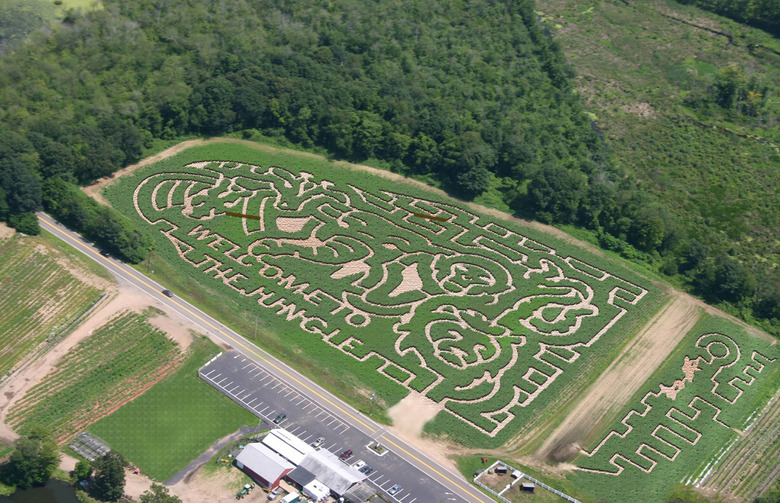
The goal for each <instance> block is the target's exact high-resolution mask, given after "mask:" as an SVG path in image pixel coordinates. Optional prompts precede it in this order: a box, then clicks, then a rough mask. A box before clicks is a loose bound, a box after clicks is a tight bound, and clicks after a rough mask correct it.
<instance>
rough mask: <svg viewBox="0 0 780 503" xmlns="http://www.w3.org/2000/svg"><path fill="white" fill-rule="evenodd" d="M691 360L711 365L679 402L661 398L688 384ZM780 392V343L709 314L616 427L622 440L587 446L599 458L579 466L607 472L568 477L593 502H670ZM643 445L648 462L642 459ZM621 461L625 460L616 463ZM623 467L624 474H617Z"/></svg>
mask: <svg viewBox="0 0 780 503" xmlns="http://www.w3.org/2000/svg"><path fill="white" fill-rule="evenodd" d="M724 336H727V337H724ZM754 352H757V353H758V354H755V353H754ZM685 357H688V358H689V360H696V359H697V358H699V357H703V358H704V360H700V362H699V364H698V366H699V369H700V370H696V371H694V375H693V381H692V382H685V383H684V385H685V386H684V388H683V389H681V390H680V391H679V392H678V394H677V395H676V397H675V398H674V399H672V398H671V397H670V396H669V395H667V394H659V391H660V387H659V385H660V384H664V385H665V386H673V385H674V383H675V381H678V382H679V381H680V380H682V379H683V378H684V374H683V370H682V367H683V363H684V361H685ZM772 360H774V361H772ZM707 362H711V363H707ZM762 366H763V368H762ZM759 370H760V371H759ZM751 381H752V384H749V385H748V384H747V383H748V382H751ZM778 387H780V347H778V345H777V344H776V341H775V342H772V341H770V340H768V339H764V338H759V337H758V336H756V335H753V334H752V333H750V332H748V331H746V330H745V329H744V328H743V327H741V326H739V325H736V324H734V323H732V322H729V321H727V320H725V319H723V318H719V317H715V316H711V315H707V316H705V317H704V318H703V319H702V320H701V321H700V322H699V323H697V325H696V326H695V327H694V328H693V329H692V330H691V332H690V333H689V334H688V335H687V336H686V337H685V339H684V341H683V342H682V343H681V344H680V345H679V346H678V347H677V349H675V351H674V352H673V353H672V355H671V356H670V357H669V358H668V360H667V361H666V363H665V364H664V365H663V366H662V367H659V368H658V370H657V371H656V372H655V373H654V374H653V376H652V377H651V378H650V379H649V380H648V381H647V383H646V384H645V385H644V386H643V387H642V389H641V390H640V391H638V392H637V393H636V395H635V396H634V398H633V399H632V400H631V403H630V406H628V407H626V409H625V411H624V412H623V413H622V414H620V416H619V419H618V420H617V421H616V422H615V423H614V424H613V425H612V426H611V429H612V430H614V431H615V432H618V433H619V434H620V435H623V437H622V438H621V437H620V436H616V435H612V436H609V434H608V433H603V434H600V435H598V436H595V437H592V438H591V439H590V440H589V442H588V445H584V446H582V447H583V449H584V450H585V451H587V452H588V453H590V454H591V455H592V456H589V455H586V454H582V455H580V456H578V457H577V458H575V460H574V462H575V463H576V464H577V465H578V466H579V467H580V468H585V469H589V470H600V471H602V473H595V472H586V471H575V472H574V473H573V474H571V475H569V477H568V478H569V480H570V481H572V482H574V484H575V486H576V487H578V488H581V489H582V490H583V491H586V492H588V493H590V495H591V496H593V498H594V500H605V501H611V502H617V503H619V502H632V501H645V502H656V501H657V502H663V501H666V499H665V498H666V496H667V494H668V493H669V491H670V490H671V489H672V488H673V487H674V486H675V485H676V484H678V483H680V482H684V483H693V482H694V481H696V479H697V478H698V477H700V476H701V475H702V474H704V473H705V472H706V471H707V469H708V468H709V467H710V466H711V464H710V463H711V462H712V461H713V458H714V457H716V454H717V453H718V451H719V449H720V448H721V447H723V446H724V445H726V444H727V443H728V442H730V441H731V440H733V439H734V438H736V436H737V435H738V431H743V430H744V429H745V428H747V426H748V425H749V422H748V420H749V418H750V417H751V415H753V414H754V413H756V412H758V411H760V410H761V409H762V408H763V407H764V406H765V405H766V403H767V402H768V401H769V400H770V398H771V397H772V396H773V395H774V393H775V392H776V390H777V389H778ZM740 392H741V393H740ZM654 395H657V396H654ZM646 406H649V409H647V408H646ZM632 411H633V412H634V413H633V414H631V412H632ZM697 411H698V412H697ZM753 417H755V416H753ZM623 421H624V422H625V423H623ZM626 425H628V426H630V427H631V431H629V429H628V427H627V426H626ZM653 432H655V436H653ZM659 437H660V439H659ZM697 437H698V438H697ZM605 439H606V441H605ZM642 444H644V445H645V446H644V447H641V452H642V453H643V454H645V455H646V457H645V458H643V457H642V456H640V455H638V454H637V450H638V449H640V446H642ZM659 453H661V454H659ZM615 454H619V455H621V456H622V457H624V458H626V459H621V458H613V456H614V455H615ZM646 458H650V459H646ZM667 458H674V459H673V460H670V459H667ZM613 459H614V463H613V462H611V460H613ZM653 461H655V462H656V463H657V464H656V465H655V466H652V463H653ZM632 463H633V464H632ZM636 465H638V466H636ZM620 466H622V467H623V471H622V472H621V473H619V474H617V473H618V472H619V470H620V468H619V467H620ZM640 467H641V468H643V469H645V470H650V471H649V473H646V472H645V471H643V470H642V469H640Z"/></svg>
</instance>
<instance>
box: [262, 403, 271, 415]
mask: <svg viewBox="0 0 780 503" xmlns="http://www.w3.org/2000/svg"><path fill="white" fill-rule="evenodd" d="M268 407H270V405H266V406H265V409H267V408H268ZM265 409H263V410H261V411H260V414H262V413H263V412H265Z"/></svg>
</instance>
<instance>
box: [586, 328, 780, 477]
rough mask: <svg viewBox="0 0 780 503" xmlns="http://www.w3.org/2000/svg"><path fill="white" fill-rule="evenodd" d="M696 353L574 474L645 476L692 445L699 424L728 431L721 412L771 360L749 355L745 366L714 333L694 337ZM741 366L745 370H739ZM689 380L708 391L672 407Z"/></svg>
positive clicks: (733, 345)
mask: <svg viewBox="0 0 780 503" xmlns="http://www.w3.org/2000/svg"><path fill="white" fill-rule="evenodd" d="M695 352H696V353H697V354H698V356H696V357H695V358H691V357H689V356H686V357H685V359H684V362H683V365H682V373H683V375H684V377H683V378H682V379H677V380H675V381H674V383H673V384H672V385H671V386H667V385H664V384H660V386H659V391H658V392H653V391H649V392H647V394H645V396H644V397H643V398H642V400H641V404H642V406H643V408H640V409H639V410H631V411H629V413H628V414H626V416H625V417H624V418H623V419H622V420H621V425H622V426H620V428H619V429H618V430H612V431H611V432H609V434H607V436H606V437H604V439H603V440H602V441H601V442H600V443H599V444H598V445H597V446H596V447H595V448H594V449H593V450H592V451H590V452H585V453H584V454H585V455H586V456H587V458H589V459H585V460H583V461H582V462H581V463H580V465H581V466H580V467H579V468H578V469H580V470H583V471H589V472H597V473H604V474H609V475H620V474H621V473H622V472H623V470H624V469H625V468H626V467H627V466H628V465H630V466H633V467H635V468H638V469H640V470H642V471H643V472H645V473H650V472H652V471H653V469H654V468H655V467H656V465H657V464H658V462H659V460H661V459H664V460H667V461H674V460H675V459H676V458H677V455H678V454H680V452H681V450H682V449H683V448H685V446H686V445H696V444H697V443H698V442H699V440H701V438H702V433H701V432H700V431H699V430H698V429H696V428H695V426H697V425H699V427H701V426H703V422H704V421H707V420H709V421H714V422H715V423H717V424H719V425H720V426H723V427H724V428H729V429H733V428H732V427H731V426H729V425H728V424H726V423H724V422H722V421H721V420H720V419H719V417H718V416H719V415H720V413H721V411H722V409H723V408H724V407H727V406H733V405H734V404H736V403H737V400H739V398H740V397H741V396H742V394H743V393H744V392H745V389H746V388H747V387H748V386H750V385H751V384H753V382H754V381H755V379H756V378H757V377H758V375H759V374H761V372H763V370H764V369H765V367H766V365H767V364H770V363H772V362H774V361H775V359H774V358H770V357H768V356H765V355H763V354H761V353H760V352H758V351H753V352H752V354H751V356H750V358H749V359H748V360H747V362H746V363H745V362H744V360H741V358H742V354H741V352H740V349H739V346H738V345H737V343H736V342H735V341H734V340H733V339H732V338H730V337H728V336H726V335H723V334H719V333H710V334H705V335H702V336H701V337H699V339H698V340H697V341H696V345H695ZM746 359H747V358H746ZM741 363H744V367H742V368H741V370H740V365H741ZM694 379H695V380H696V381H697V384H698V383H699V382H700V381H705V385H706V381H707V380H709V381H710V382H711V383H712V387H711V389H709V392H705V393H703V394H702V393H699V394H695V395H693V396H692V398H691V399H690V400H689V401H688V403H687V405H686V404H682V405H680V408H677V407H676V406H673V405H672V404H671V403H670V400H671V401H674V400H676V399H677V396H678V394H679V393H680V392H682V391H683V390H684V389H685V386H686V383H693V381H694ZM706 386H707V387H708V385H706ZM698 389H703V386H699V387H698Z"/></svg>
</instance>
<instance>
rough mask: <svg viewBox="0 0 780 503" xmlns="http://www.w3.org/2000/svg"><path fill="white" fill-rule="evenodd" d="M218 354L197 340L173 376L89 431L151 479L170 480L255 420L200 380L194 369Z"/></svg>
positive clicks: (206, 342) (217, 350)
mask: <svg viewBox="0 0 780 503" xmlns="http://www.w3.org/2000/svg"><path fill="white" fill-rule="evenodd" d="M218 352H219V348H218V347H217V346H216V345H215V344H213V343H211V342H210V341H208V340H207V339H205V338H202V337H199V338H196V340H195V342H194V343H193V344H192V346H191V347H190V349H189V354H188V356H187V360H186V362H185V363H184V365H182V366H181V367H180V368H179V369H178V370H177V371H176V372H175V373H174V374H172V375H171V376H169V377H167V378H166V379H164V380H162V381H160V382H159V383H158V384H156V385H155V386H154V387H153V388H151V389H150V390H149V391H147V392H146V393H144V394H143V395H142V396H141V397H139V398H138V399H136V400H134V401H132V402H130V403H128V404H126V405H125V406H123V407H122V408H120V409H119V410H118V411H116V412H115V413H114V414H112V415H110V416H108V417H106V418H103V419H101V420H100V421H98V422H97V423H95V424H94V425H92V426H91V427H90V428H89V430H90V431H91V432H93V433H95V434H96V435H98V436H99V437H101V438H103V439H104V440H105V441H106V442H108V443H109V444H110V445H111V447H112V448H114V449H116V450H117V451H119V452H121V453H122V454H123V455H124V456H125V457H127V459H129V460H130V461H131V462H133V463H134V464H135V465H137V466H138V467H139V468H140V469H141V470H142V471H143V472H144V473H146V474H147V475H149V476H150V477H152V478H153V479H155V480H158V481H165V480H167V479H168V478H170V477H172V476H173V475H175V474H176V473H177V472H178V471H179V470H181V469H182V468H183V467H184V466H186V465H187V463H189V462H190V461H191V460H192V459H195V458H196V457H198V456H199V455H200V454H201V453H202V452H203V451H205V450H206V449H208V448H209V447H210V446H211V444H212V443H213V442H214V441H216V440H217V439H219V438H222V437H224V436H225V435H227V434H229V433H232V432H234V431H236V430H237V429H238V428H240V427H241V426H243V425H255V424H257V421H258V420H257V418H256V417H255V416H253V415H252V414H250V413H249V412H247V411H245V410H244V409H242V408H241V407H238V406H237V405H236V404H235V403H234V402H232V401H231V400H230V399H228V398H227V397H225V396H224V395H222V394H221V393H219V392H218V391H216V390H215V389H214V388H212V387H210V386H209V385H207V384H206V383H204V382H203V381H202V380H201V379H200V378H199V377H198V374H197V371H198V368H199V367H200V366H201V365H203V364H204V363H205V362H207V361H208V359H209V358H211V357H212V356H214V355H215V354H216V353H218Z"/></svg>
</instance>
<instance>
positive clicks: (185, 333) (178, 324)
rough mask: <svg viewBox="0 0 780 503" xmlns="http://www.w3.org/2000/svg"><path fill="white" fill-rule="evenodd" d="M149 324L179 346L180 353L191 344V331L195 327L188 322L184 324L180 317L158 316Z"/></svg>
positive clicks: (150, 320)
mask: <svg viewBox="0 0 780 503" xmlns="http://www.w3.org/2000/svg"><path fill="white" fill-rule="evenodd" d="M149 323H151V324H152V325H154V326H155V327H157V328H159V329H160V330H162V331H163V332H165V333H166V334H168V337H170V338H171V339H173V340H174V341H176V342H177V343H178V344H179V346H181V349H182V351H183V350H185V349H187V348H188V347H190V344H192V341H193V335H192V330H194V329H195V327H194V326H192V325H191V324H190V323H188V322H184V320H182V319H181V317H177V319H173V318H171V317H169V316H167V315H165V314H160V315H157V316H155V317H154V318H150V319H149Z"/></svg>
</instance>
